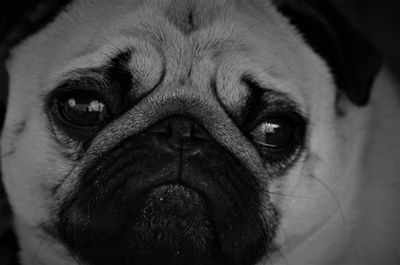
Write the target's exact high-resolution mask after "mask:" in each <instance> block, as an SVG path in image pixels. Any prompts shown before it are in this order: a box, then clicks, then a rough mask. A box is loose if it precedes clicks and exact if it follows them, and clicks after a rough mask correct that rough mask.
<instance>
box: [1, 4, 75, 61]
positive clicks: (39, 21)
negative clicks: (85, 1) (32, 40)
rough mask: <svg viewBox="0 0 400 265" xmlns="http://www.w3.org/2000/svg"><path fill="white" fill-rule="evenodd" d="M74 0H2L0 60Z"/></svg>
mask: <svg viewBox="0 0 400 265" xmlns="http://www.w3.org/2000/svg"><path fill="white" fill-rule="evenodd" d="M72 1H73V0H2V1H0V60H5V59H6V58H7V57H8V52H9V50H10V49H11V48H12V47H13V46H15V45H17V44H18V43H19V42H20V41H22V40H23V39H25V38H27V37H28V36H29V35H31V34H33V33H35V32H36V31H38V30H40V29H41V28H43V27H44V26H45V25H46V24H47V23H49V22H51V21H52V19H53V18H54V17H55V16H56V15H57V14H58V13H59V12H60V11H62V9H63V8H65V7H66V6H67V5H68V4H69V3H70V2H72Z"/></svg>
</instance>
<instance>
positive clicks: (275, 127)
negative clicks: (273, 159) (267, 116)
mask: <svg viewBox="0 0 400 265" xmlns="http://www.w3.org/2000/svg"><path fill="white" fill-rule="evenodd" d="M264 133H265V139H264V141H265V143H266V144H267V145H270V146H271V147H276V148H278V147H286V146H287V145H289V144H290V142H291V140H292V136H293V128H292V127H291V126H290V124H289V123H287V122H270V123H268V124H267V125H266V127H265V130H264Z"/></svg>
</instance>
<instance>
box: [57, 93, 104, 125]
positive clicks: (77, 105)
mask: <svg viewBox="0 0 400 265" xmlns="http://www.w3.org/2000/svg"><path fill="white" fill-rule="evenodd" d="M62 113H63V116H64V118H65V119H67V120H68V121H69V122H72V123H75V124H77V125H92V124H96V123H99V122H100V121H102V117H103V116H104V114H103V113H104V105H103V106H102V103H101V102H99V101H97V100H94V99H93V98H70V99H68V100H67V101H65V102H63V103H62Z"/></svg>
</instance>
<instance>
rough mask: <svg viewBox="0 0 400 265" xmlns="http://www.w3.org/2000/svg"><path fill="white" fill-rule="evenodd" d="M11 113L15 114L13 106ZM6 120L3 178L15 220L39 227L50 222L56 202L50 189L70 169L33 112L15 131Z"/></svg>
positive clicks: (39, 118)
mask: <svg viewBox="0 0 400 265" xmlns="http://www.w3.org/2000/svg"><path fill="white" fill-rule="evenodd" d="M9 111H10V112H11V113H12V112H13V111H15V109H14V108H13V104H12V103H11V104H10V109H9ZM14 124H15V122H14V121H12V120H11V119H9V117H7V121H6V129H5V130H4V132H3V133H4V134H3V138H2V153H3V158H2V174H3V182H4V186H5V189H6V192H7V195H8V198H9V201H10V204H11V206H12V209H13V211H14V214H15V215H16V218H17V219H19V221H23V222H24V223H25V224H26V225H29V226H37V225H38V224H41V223H43V222H46V221H47V220H48V218H49V208H50V207H51V206H52V204H53V201H52V198H51V194H50V190H49V189H48V187H50V186H53V183H57V182H58V181H59V180H60V179H62V178H63V177H65V175H66V174H67V172H69V171H70V168H69V166H70V165H71V164H70V163H69V162H68V161H64V160H65V159H64V158H63V157H62V156H61V155H59V152H58V151H57V150H56V147H55V145H54V143H53V142H52V140H51V137H50V135H49V134H48V132H47V128H46V124H45V121H44V120H43V119H42V117H41V115H36V114H35V113H34V112H32V113H31V115H30V116H29V117H28V120H26V121H24V122H23V125H20V126H23V128H22V127H18V131H15V130H13V128H15V125H14Z"/></svg>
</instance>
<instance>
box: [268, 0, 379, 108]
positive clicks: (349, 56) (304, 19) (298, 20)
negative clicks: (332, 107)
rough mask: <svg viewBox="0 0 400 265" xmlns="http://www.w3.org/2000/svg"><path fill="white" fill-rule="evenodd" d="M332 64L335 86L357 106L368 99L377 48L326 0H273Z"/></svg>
mask: <svg viewBox="0 0 400 265" xmlns="http://www.w3.org/2000/svg"><path fill="white" fill-rule="evenodd" d="M274 4H275V5H276V7H277V9H278V11H280V12H281V13H282V14H283V15H284V16H286V17H288V19H289V20H290V22H291V23H292V24H293V25H294V26H295V27H296V28H297V29H298V30H299V31H300V33H301V34H302V35H303V37H304V38H305V40H306V42H307V43H308V44H309V45H310V46H311V47H312V48H313V50H314V51H315V52H316V53H317V54H319V55H320V56H321V57H322V58H323V59H324V60H325V61H326V63H327V64H328V66H329V67H330V68H331V71H332V74H333V76H334V78H335V82H336V85H337V87H338V88H339V89H340V90H341V91H344V92H345V93H346V94H347V96H348V97H349V99H350V100H351V101H352V102H353V103H354V104H356V105H358V106H364V105H366V104H367V103H368V100H369V96H370V92H371V88H372V84H373V81H374V79H375V76H376V74H377V73H378V72H379V69H380V66H381V63H382V59H381V55H380V53H379V52H378V50H377V49H376V48H375V47H374V46H373V45H372V44H371V43H370V42H369V40H368V39H367V38H366V37H365V36H364V35H362V34H361V33H360V32H359V31H357V30H356V29H354V28H353V27H352V26H351V25H350V23H348V22H347V20H346V19H345V17H344V16H343V15H342V14H340V12H338V11H337V10H336V9H335V8H334V6H333V5H332V4H330V3H329V1H328V0H275V1H274Z"/></svg>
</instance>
